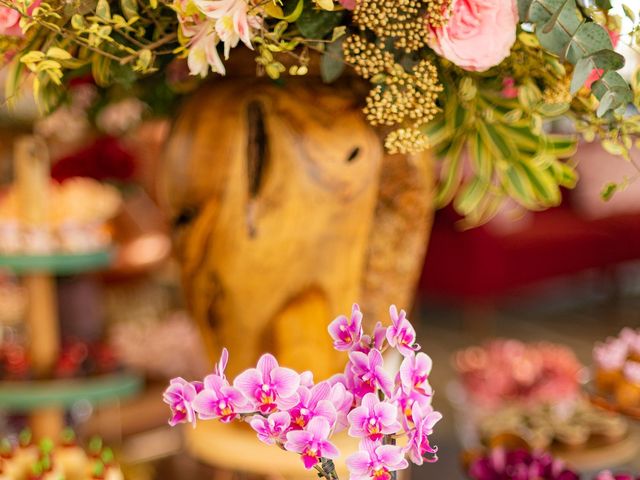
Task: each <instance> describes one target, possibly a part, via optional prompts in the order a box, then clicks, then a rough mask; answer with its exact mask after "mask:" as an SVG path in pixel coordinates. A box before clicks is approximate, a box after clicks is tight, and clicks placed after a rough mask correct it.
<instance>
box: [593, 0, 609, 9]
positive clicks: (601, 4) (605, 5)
mask: <svg viewBox="0 0 640 480" xmlns="http://www.w3.org/2000/svg"><path fill="white" fill-rule="evenodd" d="M595 3H596V6H597V7H598V8H599V9H600V10H611V8H613V7H612V5H611V1H610V0H596V1H595Z"/></svg>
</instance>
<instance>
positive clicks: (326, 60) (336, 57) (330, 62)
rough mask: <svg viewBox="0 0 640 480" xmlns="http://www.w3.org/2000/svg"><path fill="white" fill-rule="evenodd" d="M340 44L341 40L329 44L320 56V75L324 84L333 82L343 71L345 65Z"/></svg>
mask: <svg viewBox="0 0 640 480" xmlns="http://www.w3.org/2000/svg"><path fill="white" fill-rule="evenodd" d="M342 43H343V40H342V39H339V40H337V41H335V42H333V43H330V44H329V45H327V49H326V50H325V52H324V53H323V54H322V58H321V59H320V75H321V76H322V81H323V82H325V83H331V82H334V81H335V80H337V79H338V77H340V75H342V72H343V71H344V68H345V64H344V56H343V51H342Z"/></svg>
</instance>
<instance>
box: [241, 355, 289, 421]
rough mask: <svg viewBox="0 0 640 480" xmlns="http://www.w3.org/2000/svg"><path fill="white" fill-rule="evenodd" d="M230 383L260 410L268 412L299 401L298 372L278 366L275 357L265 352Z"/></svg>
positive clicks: (285, 408)
mask: <svg viewBox="0 0 640 480" xmlns="http://www.w3.org/2000/svg"><path fill="white" fill-rule="evenodd" d="M233 386H234V387H236V388H237V389H238V390H240V391H241V392H242V394H243V395H244V396H245V397H246V398H247V399H248V400H249V401H250V402H251V403H252V405H253V406H254V407H255V408H257V409H258V410H260V412H261V413H264V414H267V413H272V412H273V411H275V410H276V409H280V410H289V409H290V408H292V407H294V406H295V405H296V404H297V403H298V400H299V398H298V394H297V393H296V391H297V390H298V387H299V386H300V375H298V374H297V373H296V372H295V371H294V370H291V369H290V368H283V367H280V366H279V365H278V361H277V360H276V359H275V357H274V356H273V355H271V354H269V353H267V354H265V355H263V356H262V357H260V360H258V365H257V368H250V369H248V370H245V371H244V372H242V373H241V374H240V375H238V376H237V377H236V379H235V380H234V381H233Z"/></svg>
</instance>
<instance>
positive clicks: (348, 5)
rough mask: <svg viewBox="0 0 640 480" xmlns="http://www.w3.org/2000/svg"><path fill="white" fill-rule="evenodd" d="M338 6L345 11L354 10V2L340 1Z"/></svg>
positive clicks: (351, 0) (354, 0) (350, 0)
mask: <svg viewBox="0 0 640 480" xmlns="http://www.w3.org/2000/svg"><path fill="white" fill-rule="evenodd" d="M340 5H342V6H343V7H344V8H345V9H347V10H355V8H356V0H340Z"/></svg>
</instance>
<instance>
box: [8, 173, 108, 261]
mask: <svg viewBox="0 0 640 480" xmlns="http://www.w3.org/2000/svg"><path fill="white" fill-rule="evenodd" d="M17 197H18V194H17V191H16V190H15V189H14V188H13V187H10V188H8V189H7V190H6V191H5V192H4V194H3V195H2V196H1V197H0V253H3V254H5V255H16V254H32V255H38V254H50V253H55V252H87V251H95V250H100V249H103V248H105V247H107V246H108V245H109V243H110V240H111V236H110V231H109V228H108V226H107V222H108V221H109V220H110V219H111V218H112V217H113V216H114V215H115V214H116V213H117V211H118V209H119V208H120V203H121V197H120V193H119V192H118V190H117V189H115V188H114V187H112V186H109V185H106V184H102V183H99V182H97V181H95V180H92V179H89V178H80V177H76V178H71V179H68V180H66V181H65V182H63V183H61V184H58V183H53V182H52V183H51V184H50V187H49V191H48V202H47V205H48V208H47V218H46V220H45V222H43V223H42V224H37V225H36V224H32V223H28V222H26V221H25V220H24V219H23V218H22V212H21V209H20V206H19V203H18V200H17Z"/></svg>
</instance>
